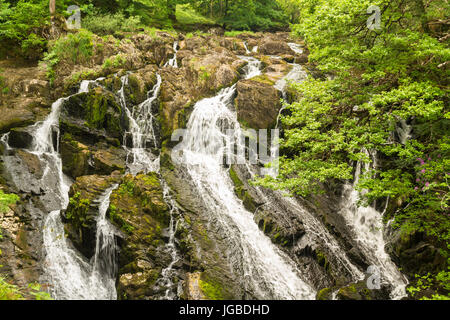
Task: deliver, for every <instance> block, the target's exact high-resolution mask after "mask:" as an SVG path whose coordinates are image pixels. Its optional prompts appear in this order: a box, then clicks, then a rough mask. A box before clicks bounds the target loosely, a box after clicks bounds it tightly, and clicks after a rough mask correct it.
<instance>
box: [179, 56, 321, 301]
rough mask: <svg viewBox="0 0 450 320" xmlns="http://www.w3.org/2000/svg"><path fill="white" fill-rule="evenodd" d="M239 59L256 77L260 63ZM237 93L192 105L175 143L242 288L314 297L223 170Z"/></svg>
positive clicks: (262, 294)
mask: <svg viewBox="0 0 450 320" xmlns="http://www.w3.org/2000/svg"><path fill="white" fill-rule="evenodd" d="M242 58H243V59H246V60H247V61H248V62H249V64H248V67H247V70H246V77H245V78H250V77H253V76H255V75H258V74H259V73H260V70H259V65H260V63H259V61H258V60H256V59H254V58H249V57H242ZM255 69H256V70H255ZM235 90H236V85H233V86H232V87H229V88H225V89H223V90H221V91H220V92H219V93H218V94H217V95H216V96H215V97H212V98H206V99H203V100H201V101H199V102H197V103H196V104H195V106H194V110H193V112H192V114H191V117H190V119H189V122H188V125H187V134H186V135H185V139H184V140H183V142H182V143H181V144H180V145H179V146H180V149H179V151H182V153H183V160H184V161H183V164H184V166H185V168H186V170H187V173H188V174H189V176H190V178H191V179H192V181H193V184H194V185H195V188H196V189H197V192H198V194H199V195H200V196H201V199H202V200H203V202H204V204H205V206H206V207H207V209H208V213H209V215H210V219H211V221H212V223H214V224H215V225H216V226H217V227H218V228H219V230H221V232H223V234H224V235H226V237H227V241H228V250H227V252H226V255H227V257H228V260H229V264H230V266H231V268H232V269H233V270H234V272H235V273H236V274H240V275H242V285H243V287H244V289H245V290H246V291H248V292H251V294H252V295H254V296H255V297H256V298H258V299H314V297H315V291H314V289H312V288H311V286H310V285H309V284H307V283H306V282H305V281H304V280H302V279H301V278H300V276H299V274H300V272H299V270H298V269H297V267H296V265H295V263H294V262H293V261H292V260H291V259H290V258H289V257H288V256H287V255H286V254H284V253H283V252H282V251H281V250H279V249H278V248H277V247H276V246H275V245H274V244H273V243H272V242H271V241H270V239H269V238H267V237H266V236H265V235H264V234H263V232H262V231H261V230H259V228H258V226H257V225H256V223H255V222H254V220H253V214H252V213H251V212H249V211H247V210H246V209H245V208H244V206H243V204H242V201H241V200H240V199H238V198H237V197H236V195H235V194H234V190H233V183H232V181H231V179H230V177H229V174H228V171H227V170H226V169H225V168H224V167H223V166H222V156H223V154H224V153H223V151H224V149H223V143H222V142H223V139H225V140H226V139H229V137H227V136H226V135H225V134H224V130H225V129H227V128H226V126H227V125H231V126H232V127H234V129H237V130H240V127H239V123H238V121H237V118H236V113H235V112H234V111H231V110H230V107H231V104H232V98H233V96H234V94H235ZM229 142H230V141H229ZM226 145H229V144H226Z"/></svg>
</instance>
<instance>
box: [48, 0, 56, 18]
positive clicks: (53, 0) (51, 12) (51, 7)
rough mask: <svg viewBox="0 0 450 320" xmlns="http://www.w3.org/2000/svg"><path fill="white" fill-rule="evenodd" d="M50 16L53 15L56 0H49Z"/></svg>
mask: <svg viewBox="0 0 450 320" xmlns="http://www.w3.org/2000/svg"><path fill="white" fill-rule="evenodd" d="M49 9H50V16H52V17H53V16H54V15H55V13H56V0H50V3H49Z"/></svg>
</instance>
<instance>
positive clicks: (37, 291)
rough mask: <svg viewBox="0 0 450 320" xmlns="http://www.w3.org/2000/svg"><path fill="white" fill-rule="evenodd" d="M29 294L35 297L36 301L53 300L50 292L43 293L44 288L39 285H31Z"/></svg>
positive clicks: (29, 285)
mask: <svg viewBox="0 0 450 320" xmlns="http://www.w3.org/2000/svg"><path fill="white" fill-rule="evenodd" d="M28 288H29V290H30V291H29V294H31V295H32V296H34V299H35V300H53V299H52V297H51V296H50V294H49V293H48V292H45V291H42V286H41V285H40V284H39V283H36V282H34V283H29V284H28Z"/></svg>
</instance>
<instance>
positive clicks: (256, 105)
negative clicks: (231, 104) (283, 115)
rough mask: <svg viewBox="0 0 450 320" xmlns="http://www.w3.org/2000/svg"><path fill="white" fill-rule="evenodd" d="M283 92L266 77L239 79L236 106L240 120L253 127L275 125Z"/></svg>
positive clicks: (261, 127)
mask: <svg viewBox="0 0 450 320" xmlns="http://www.w3.org/2000/svg"><path fill="white" fill-rule="evenodd" d="M280 99H281V93H280V92H279V91H278V90H277V89H275V88H274V87H273V82H271V81H270V80H268V79H266V78H264V77H255V78H252V79H248V80H242V81H239V82H238V84H237V96H236V100H235V106H236V110H237V116H238V120H239V121H240V122H241V123H243V124H245V125H246V126H248V127H250V128H253V129H268V128H271V127H272V126H274V125H275V122H276V118H277V116H278V111H279V109H280V107H281V102H280Z"/></svg>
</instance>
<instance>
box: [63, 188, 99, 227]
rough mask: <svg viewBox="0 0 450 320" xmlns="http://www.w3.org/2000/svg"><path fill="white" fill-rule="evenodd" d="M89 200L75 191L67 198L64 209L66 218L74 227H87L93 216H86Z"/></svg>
mask: <svg viewBox="0 0 450 320" xmlns="http://www.w3.org/2000/svg"><path fill="white" fill-rule="evenodd" d="M90 204H91V201H90V200H89V199H83V198H82V197H81V193H80V192H77V193H75V195H73V197H71V198H70V199H69V205H68V206H67V210H66V218H67V219H68V220H69V221H70V222H71V224H72V226H73V227H75V229H77V230H78V229H81V228H83V227H89V225H90V223H91V222H92V221H91V219H93V217H89V216H88V211H89V207H90Z"/></svg>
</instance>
